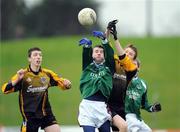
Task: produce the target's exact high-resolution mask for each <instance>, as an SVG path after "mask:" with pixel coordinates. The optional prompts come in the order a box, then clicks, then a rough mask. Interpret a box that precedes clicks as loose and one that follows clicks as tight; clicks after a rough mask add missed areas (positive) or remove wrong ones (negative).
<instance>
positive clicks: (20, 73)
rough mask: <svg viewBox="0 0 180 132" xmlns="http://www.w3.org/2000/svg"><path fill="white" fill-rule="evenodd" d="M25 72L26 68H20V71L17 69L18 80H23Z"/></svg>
mask: <svg viewBox="0 0 180 132" xmlns="http://www.w3.org/2000/svg"><path fill="white" fill-rule="evenodd" d="M24 73H25V70H24V69H20V70H19V71H17V75H18V80H21V79H22V78H23V77H24Z"/></svg>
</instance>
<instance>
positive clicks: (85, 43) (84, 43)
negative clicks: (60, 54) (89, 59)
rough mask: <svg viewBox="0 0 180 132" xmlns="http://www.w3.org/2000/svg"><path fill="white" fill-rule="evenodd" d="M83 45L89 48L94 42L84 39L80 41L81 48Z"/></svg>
mask: <svg viewBox="0 0 180 132" xmlns="http://www.w3.org/2000/svg"><path fill="white" fill-rule="evenodd" d="M81 45H88V46H91V45H92V41H91V40H89V39H87V38H82V39H81V40H80V41H79V46H81Z"/></svg>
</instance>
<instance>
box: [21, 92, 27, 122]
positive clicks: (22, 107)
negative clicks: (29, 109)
mask: <svg viewBox="0 0 180 132" xmlns="http://www.w3.org/2000/svg"><path fill="white" fill-rule="evenodd" d="M20 98H21V99H20V104H21V108H20V109H21V112H22V115H23V117H24V118H25V121H27V117H26V115H25V113H24V106H23V105H24V101H23V95H22V90H21V91H20Z"/></svg>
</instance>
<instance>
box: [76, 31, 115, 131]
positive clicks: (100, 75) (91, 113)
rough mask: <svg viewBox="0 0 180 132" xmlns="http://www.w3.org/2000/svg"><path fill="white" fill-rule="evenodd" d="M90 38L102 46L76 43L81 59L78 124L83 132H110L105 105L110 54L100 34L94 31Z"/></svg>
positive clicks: (111, 67)
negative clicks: (98, 41)
mask: <svg viewBox="0 0 180 132" xmlns="http://www.w3.org/2000/svg"><path fill="white" fill-rule="evenodd" d="M93 35H94V36H95V37H98V38H101V39H102V45H96V46H95V47H94V48H92V42H91V40H89V39H87V38H83V39H82V40H80V41H79V43H80V45H83V56H82V74H81V79H80V92H81V96H82V101H81V103H80V105H79V116H78V121H79V124H80V126H81V127H82V128H83V130H84V132H95V128H98V130H99V131H100V132H110V121H109V120H110V119H111V115H110V114H109V112H108V109H107V104H106V103H107V101H108V99H109V96H110V93H111V90H112V75H113V73H114V59H113V58H114V52H113V49H112V47H111V46H110V45H109V43H108V40H107V39H106V37H105V36H104V34H103V33H102V32H96V31H94V32H93Z"/></svg>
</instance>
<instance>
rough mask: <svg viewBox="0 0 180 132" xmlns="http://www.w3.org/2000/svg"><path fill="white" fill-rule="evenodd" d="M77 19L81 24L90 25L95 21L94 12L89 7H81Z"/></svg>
mask: <svg viewBox="0 0 180 132" xmlns="http://www.w3.org/2000/svg"><path fill="white" fill-rule="evenodd" d="M78 21H79V23H80V24H81V25H83V26H91V25H93V24H94V23H95V22H96V12H95V11H94V10H93V9H91V8H83V9H82V10H80V12H79V14H78Z"/></svg>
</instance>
